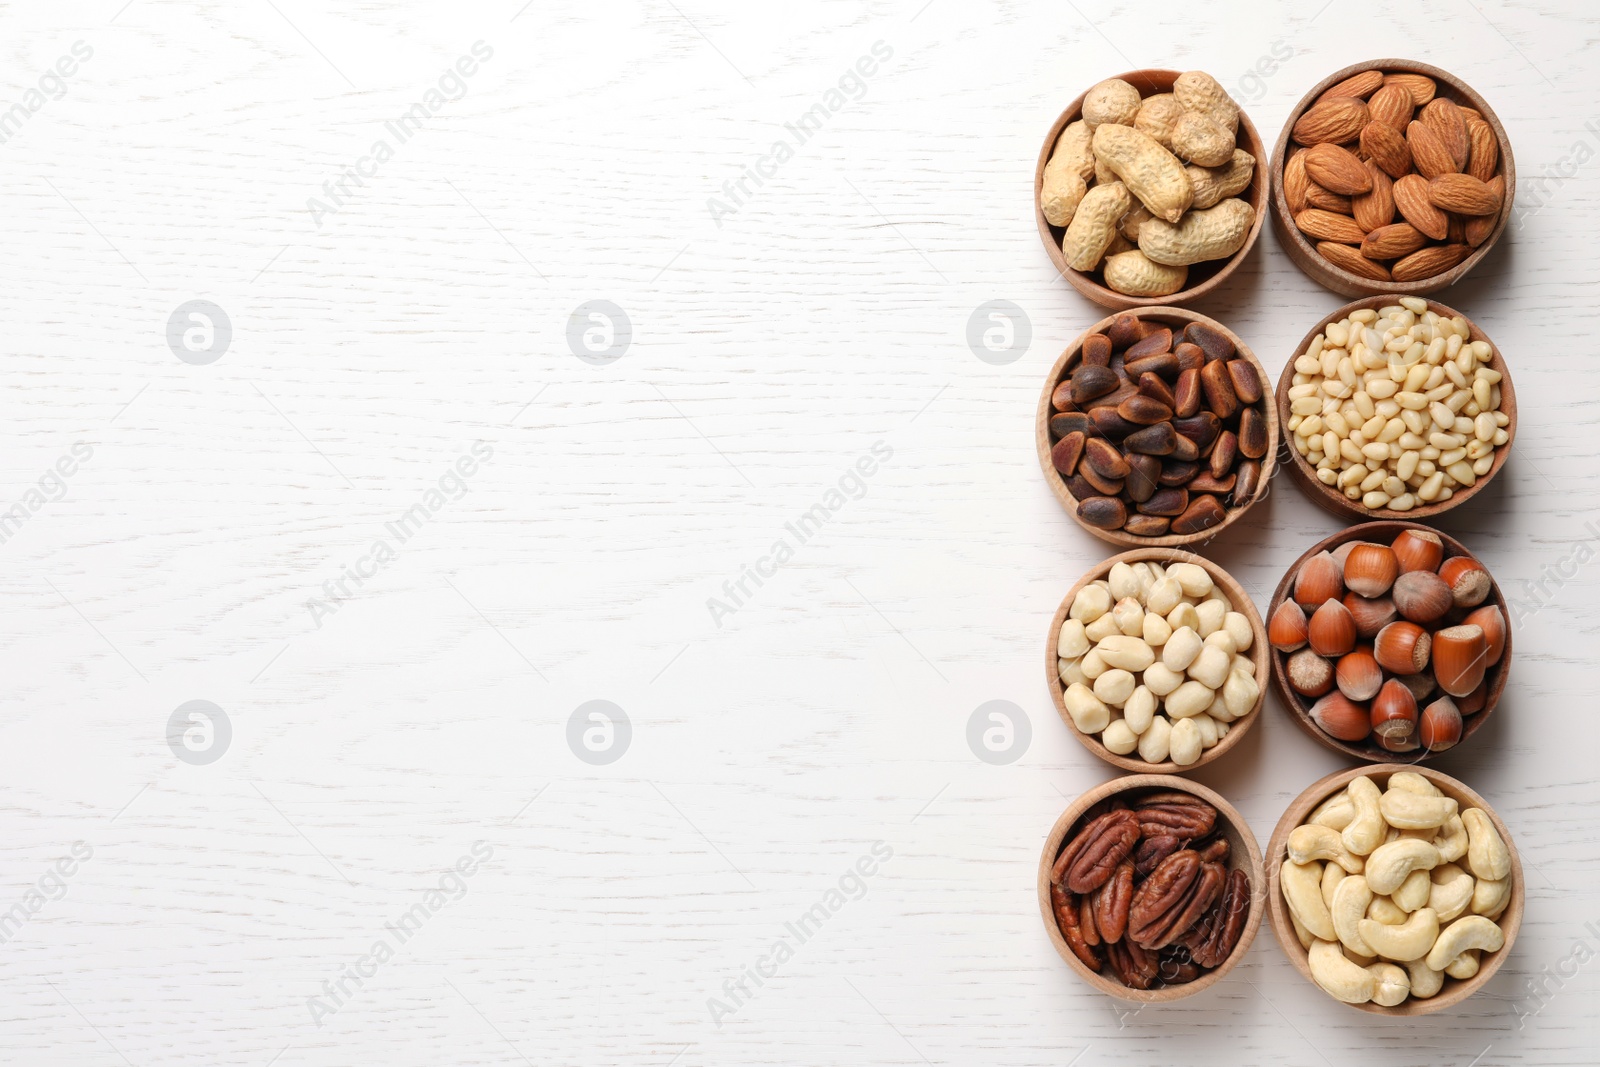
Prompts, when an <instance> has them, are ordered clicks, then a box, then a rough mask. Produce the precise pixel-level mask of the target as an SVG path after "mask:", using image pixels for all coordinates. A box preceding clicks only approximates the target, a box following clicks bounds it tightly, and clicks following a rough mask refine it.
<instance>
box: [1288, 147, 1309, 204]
mask: <svg viewBox="0 0 1600 1067" xmlns="http://www.w3.org/2000/svg"><path fill="white" fill-rule="evenodd" d="M1309 181H1310V179H1309V178H1307V177H1306V153H1305V150H1304V149H1301V150H1299V151H1297V152H1295V154H1294V155H1292V156H1290V157H1289V162H1287V163H1285V164H1284V165H1283V198H1284V199H1285V200H1287V201H1288V202H1289V213H1290V214H1291V215H1298V214H1300V212H1302V211H1304V210H1305V209H1306V184H1307V183H1308V182H1309Z"/></svg>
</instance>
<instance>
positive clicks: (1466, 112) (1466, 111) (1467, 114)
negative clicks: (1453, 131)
mask: <svg viewBox="0 0 1600 1067" xmlns="http://www.w3.org/2000/svg"><path fill="white" fill-rule="evenodd" d="M1456 109H1457V110H1458V111H1460V112H1461V117H1462V118H1464V119H1466V120H1467V122H1468V124H1470V123H1471V122H1472V120H1473V119H1477V120H1478V121H1479V122H1482V121H1483V113H1482V112H1481V111H1479V110H1478V109H1477V108H1475V107H1468V106H1467V105H1466V104H1457V105H1456Z"/></svg>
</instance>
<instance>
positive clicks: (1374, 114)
mask: <svg viewBox="0 0 1600 1067" xmlns="http://www.w3.org/2000/svg"><path fill="white" fill-rule="evenodd" d="M1415 110H1416V105H1415V104H1413V103H1412V102H1411V93H1410V92H1409V91H1408V90H1407V89H1406V87H1405V86H1403V85H1385V86H1384V87H1383V88H1381V89H1379V90H1378V91H1377V92H1375V93H1373V94H1372V98H1371V99H1369V100H1368V101H1367V117H1368V118H1369V119H1370V120H1371V121H1372V122H1381V123H1383V124H1384V125H1385V126H1388V127H1390V128H1391V129H1393V130H1394V132H1395V133H1405V132H1406V124H1407V123H1409V122H1410V121H1411V114H1412V112H1414V111H1415Z"/></svg>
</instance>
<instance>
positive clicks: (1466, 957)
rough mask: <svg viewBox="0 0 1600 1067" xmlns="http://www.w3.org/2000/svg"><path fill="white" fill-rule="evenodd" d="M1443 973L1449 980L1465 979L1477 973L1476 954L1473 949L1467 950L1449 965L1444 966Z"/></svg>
mask: <svg viewBox="0 0 1600 1067" xmlns="http://www.w3.org/2000/svg"><path fill="white" fill-rule="evenodd" d="M1444 973H1445V974H1448V975H1449V976H1450V977H1451V978H1460V979H1463V980H1465V979H1467V978H1471V977H1473V976H1474V975H1476V974H1477V973H1478V953H1477V950H1475V949H1468V950H1467V951H1466V952H1463V953H1462V954H1461V955H1459V956H1457V957H1456V958H1455V959H1453V960H1451V961H1450V962H1449V963H1447V964H1445V968H1444Z"/></svg>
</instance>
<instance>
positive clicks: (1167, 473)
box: [1050, 314, 1274, 537]
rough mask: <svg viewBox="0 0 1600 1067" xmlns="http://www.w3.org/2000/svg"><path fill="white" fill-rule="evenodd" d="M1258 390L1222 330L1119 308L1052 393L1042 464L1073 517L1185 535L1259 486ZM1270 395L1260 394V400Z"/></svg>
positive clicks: (1263, 439) (1261, 417)
mask: <svg viewBox="0 0 1600 1067" xmlns="http://www.w3.org/2000/svg"><path fill="white" fill-rule="evenodd" d="M1263 393H1264V387H1263V385H1262V380H1261V375H1260V373H1259V372H1257V370H1256V367H1255V365H1254V364H1253V363H1252V362H1251V361H1250V360H1248V359H1246V358H1245V357H1244V356H1242V355H1241V354H1240V353H1239V352H1238V350H1237V349H1236V348H1235V347H1234V343H1233V341H1232V340H1230V339H1229V337H1228V335H1227V334H1225V333H1223V332H1222V331H1220V330H1218V329H1216V328H1215V327H1212V326H1208V325H1206V324H1205V323H1203V322H1191V323H1189V324H1188V325H1187V326H1186V327H1184V329H1183V332H1182V333H1178V334H1175V333H1173V332H1172V330H1171V329H1169V328H1168V327H1166V326H1161V325H1158V324H1156V323H1154V322H1144V321H1142V320H1141V319H1140V318H1139V317H1138V316H1137V315H1132V314H1123V315H1118V316H1117V317H1116V318H1115V319H1113V320H1112V323H1111V326H1110V327H1109V328H1108V329H1107V330H1106V332H1105V333H1092V334H1089V335H1088V336H1087V337H1085V338H1084V339H1083V346H1082V349H1081V350H1080V352H1079V353H1078V356H1077V359H1076V361H1075V362H1073V363H1070V364H1069V365H1068V373H1067V377H1066V378H1064V379H1063V380H1062V381H1061V382H1060V383H1059V384H1058V385H1057V386H1056V387H1055V389H1054V391H1053V392H1052V393H1051V397H1050V403H1051V406H1052V408H1053V409H1054V411H1055V414H1053V415H1052V416H1051V417H1050V437H1051V440H1052V441H1053V442H1054V445H1053V447H1052V448H1051V451H1050V459H1051V462H1052V463H1053V464H1054V465H1055V468H1056V470H1057V471H1059V472H1060V473H1061V475H1062V477H1063V478H1065V479H1066V485H1067V490H1068V492H1070V493H1071V494H1072V497H1073V499H1074V500H1076V501H1077V503H1078V508H1077V513H1078V517H1079V518H1080V519H1082V520H1083V521H1084V522H1085V523H1087V524H1088V525H1090V526H1094V527H1097V528H1098V529H1102V530H1117V529H1120V530H1122V531H1124V532H1125V533H1130V534H1134V535H1136V536H1140V537H1159V536H1162V535H1164V534H1166V533H1168V532H1171V533H1174V534H1194V533H1200V532H1201V531H1203V530H1208V529H1210V528H1211V527H1213V526H1216V525H1219V524H1220V523H1222V522H1223V520H1225V519H1226V518H1227V513H1228V508H1229V507H1243V506H1244V505H1246V504H1248V503H1250V502H1251V501H1253V500H1254V499H1255V497H1256V494H1257V493H1258V492H1260V491H1261V488H1262V484H1263V483H1262V478H1261V461H1262V459H1263V457H1265V456H1266V454H1267V452H1268V450H1269V449H1271V448H1272V447H1273V446H1274V442H1273V441H1271V440H1270V439H1269V428H1268V422H1267V412H1266V405H1265V404H1264V403H1263V402H1262V396H1263ZM1268 402H1270V401H1268Z"/></svg>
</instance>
